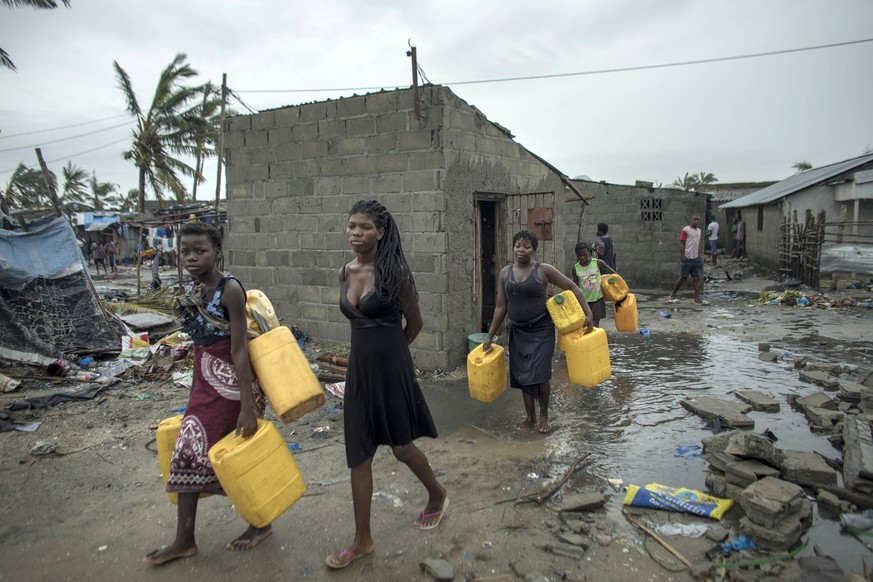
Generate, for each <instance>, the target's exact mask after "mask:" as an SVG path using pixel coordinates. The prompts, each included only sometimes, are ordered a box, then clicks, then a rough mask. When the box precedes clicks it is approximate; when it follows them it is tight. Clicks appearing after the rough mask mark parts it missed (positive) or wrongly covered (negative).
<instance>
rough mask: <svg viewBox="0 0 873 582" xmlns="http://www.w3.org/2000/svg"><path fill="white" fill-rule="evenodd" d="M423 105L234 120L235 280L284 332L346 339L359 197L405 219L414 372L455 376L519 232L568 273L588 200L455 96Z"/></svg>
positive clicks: (367, 100)
mask: <svg viewBox="0 0 873 582" xmlns="http://www.w3.org/2000/svg"><path fill="white" fill-rule="evenodd" d="M418 95H419V103H418V104H416V103H414V101H413V91H412V90H411V89H407V90H397V91H388V92H379V93H371V94H368V95H361V96H353V97H348V98H343V99H338V100H330V101H322V102H317V103H309V104H305V105H298V106H289V107H283V108H280V109H274V110H269V111H262V112H260V113H257V114H254V115H244V116H238V117H233V118H230V119H228V120H227V122H226V127H225V137H224V144H225V153H226V163H227V168H226V175H227V211H228V217H229V218H228V227H227V232H226V246H227V248H228V258H227V260H228V270H229V271H230V272H232V273H234V275H236V276H237V277H239V278H240V280H241V281H242V282H243V283H244V285H246V286H247V287H248V288H258V289H261V290H262V291H264V292H265V293H266V294H267V295H268V296H269V297H270V298H271V300H272V301H273V304H274V305H275V307H276V309H277V312H278V314H279V316H280V317H281V318H283V319H284V320H285V321H286V322H287V323H288V324H289V325H291V324H293V325H297V326H299V327H300V328H301V329H303V330H306V331H307V332H308V333H309V334H310V335H311V336H312V337H314V338H316V339H317V340H320V341H327V342H329V341H348V339H349V335H350V334H349V326H348V323H347V321H346V320H345V318H344V317H343V316H342V314H341V313H340V311H339V307H338V302H339V284H338V271H339V269H340V268H341V267H342V266H343V265H344V264H346V263H347V262H348V261H350V260H351V259H352V258H354V254H353V253H352V252H351V250H350V249H349V246H348V243H347V242H346V238H345V224H346V220H347V217H348V210H349V209H350V208H351V206H352V205H353V204H354V203H355V202H356V201H357V200H360V199H363V198H377V199H379V200H380V201H381V202H382V203H383V204H384V205H385V206H386V207H387V208H388V209H389V210H390V211H391V213H392V214H393V215H394V216H395V218H396V219H397V222H398V225H399V227H400V230H401V234H402V242H403V248H404V251H405V252H406V255H407V258H408V260H409V262H410V265H411V267H412V270H413V272H414V276H415V280H416V283H417V286H418V291H419V296H420V303H421V308H422V314H423V316H424V321H425V326H424V330H423V331H422V333H421V335H420V336H419V338H418V339H417V340H416V341H415V343H414V344H413V345H412V352H413V357H414V359H415V362H416V365H417V366H418V367H420V368H422V369H431V370H432V369H436V368H442V369H448V368H451V367H455V366H458V365H461V364H462V363H463V362H464V358H465V357H466V352H467V336H468V335H469V334H471V333H474V332H479V331H483V330H485V329H487V326H488V325H489V323H490V319H491V315H492V311H493V308H494V301H495V297H496V289H495V282H496V276H497V273H498V272H499V269H500V268H501V267H502V266H503V265H505V264H507V263H508V262H510V261H511V254H510V245H511V238H512V235H513V234H514V233H515V232H517V231H518V230H521V229H523V228H526V229H530V230H532V231H534V232H536V233H537V234H538V236H539V237H540V239H541V243H540V248H539V251H538V254H537V257H538V259H539V260H541V261H545V262H550V263H553V264H555V265H562V266H563V265H566V264H569V263H568V260H569V259H570V258H571V257H572V246H571V247H570V248H569V251H568V249H567V247H566V244H565V241H567V240H569V239H568V235H567V234H566V233H565V230H566V229H567V228H568V227H567V226H566V224H565V219H566V216H567V215H568V214H572V216H571V219H567V220H572V221H573V225H574V228H575V221H578V216H579V208H580V205H584V204H585V202H584V201H582V199H581V196H580V195H579V193H578V192H577V191H576V189H575V187H574V186H573V185H572V183H571V182H570V181H569V180H568V179H567V177H566V176H565V175H563V174H562V173H561V172H559V171H558V170H557V169H555V168H554V167H553V166H551V165H550V164H548V163H547V162H545V161H544V160H542V159H540V158H539V157H537V156H536V155H534V154H532V153H531V152H529V151H528V150H526V149H525V148H524V147H522V146H521V145H520V144H518V143H516V142H515V141H514V140H513V136H512V134H511V133H510V132H509V131H508V130H506V129H505V128H503V127H501V126H499V125H498V124H496V123H493V122H491V121H489V120H488V119H487V118H486V117H485V116H484V115H483V114H482V112H480V111H479V110H478V109H476V108H475V107H473V106H471V105H469V104H467V103H466V102H464V101H463V100H462V99H460V98H459V97H458V96H456V95H455V94H454V93H453V92H452V91H451V90H449V89H448V88H447V87H443V86H426V87H423V88H421V89H420V90H419V91H418ZM416 105H417V106H416ZM568 199H569V200H575V201H577V202H576V204H574V205H573V206H572V210H570V207H569V206H568V202H567V200H568ZM568 252H569V253H570V256H568V254H567V253H568Z"/></svg>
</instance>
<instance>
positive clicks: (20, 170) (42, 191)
mask: <svg viewBox="0 0 873 582" xmlns="http://www.w3.org/2000/svg"><path fill="white" fill-rule="evenodd" d="M51 179H52V180H55V178H54V174H51ZM3 193H4V196H5V197H6V202H7V203H8V204H9V206H10V208H39V207H41V206H51V194H49V190H48V187H47V186H46V183H45V178H43V175H42V171H40V170H35V169H33V168H28V167H27V166H26V165H24V164H18V167H17V168H15V171H14V172H13V173H12V176H11V177H10V178H9V182H7V183H6V187H5V188H3Z"/></svg>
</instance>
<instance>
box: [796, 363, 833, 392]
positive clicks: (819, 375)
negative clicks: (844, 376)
mask: <svg viewBox="0 0 873 582" xmlns="http://www.w3.org/2000/svg"><path fill="white" fill-rule="evenodd" d="M800 379H801V380H803V381H804V382H809V383H811V384H817V385H819V386H821V387H823V388H824V389H825V390H836V389H838V388H839V387H840V380H839V379H838V378H836V377H835V376H831V375H830V374H828V373H827V372H820V371H817V370H812V371H810V370H808V369H806V368H804V369H803V370H801V371H800Z"/></svg>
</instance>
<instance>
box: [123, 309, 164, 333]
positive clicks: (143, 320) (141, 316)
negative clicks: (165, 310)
mask: <svg viewBox="0 0 873 582" xmlns="http://www.w3.org/2000/svg"><path fill="white" fill-rule="evenodd" d="M118 317H119V319H121V321H123V322H124V323H126V324H127V325H129V326H130V327H131V328H133V329H134V330H141V331H146V330H149V329H154V328H156V327H163V326H165V325H169V324H171V323H173V322H174V321H175V320H174V319H173V318H172V317H168V316H166V315H162V314H160V313H132V314H130V315H120V316H118Z"/></svg>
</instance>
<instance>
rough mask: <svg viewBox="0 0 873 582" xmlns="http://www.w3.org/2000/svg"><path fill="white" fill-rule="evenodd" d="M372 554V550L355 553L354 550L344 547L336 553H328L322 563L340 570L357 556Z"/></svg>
mask: <svg viewBox="0 0 873 582" xmlns="http://www.w3.org/2000/svg"><path fill="white" fill-rule="evenodd" d="M372 554H373V552H368V553H366V554H356V553H355V552H354V551H352V550H350V549H348V548H346V549H343V550H340V551H339V553H337V554H331V555H329V556H328V557H327V558H325V560H324V563H325V564H327V567H328V568H330V569H332V570H342V569H343V568H345V567H346V566H348V565H349V564H351V563H352V562H354V561H355V560H357V559H358V558H363V557H365V556H370V555H372Z"/></svg>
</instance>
